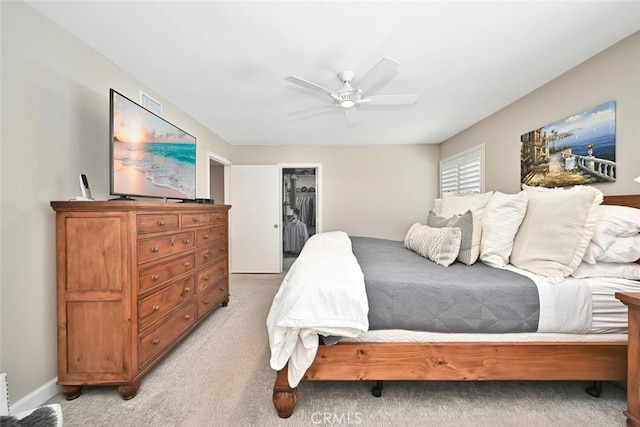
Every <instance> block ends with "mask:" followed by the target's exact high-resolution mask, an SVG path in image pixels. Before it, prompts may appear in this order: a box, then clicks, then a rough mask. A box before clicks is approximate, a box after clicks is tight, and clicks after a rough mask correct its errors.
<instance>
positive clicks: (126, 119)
mask: <svg viewBox="0 0 640 427" xmlns="http://www.w3.org/2000/svg"><path fill="white" fill-rule="evenodd" d="M109 98H110V102H109V105H110V108H109V109H110V138H111V143H110V159H111V161H110V174H111V183H110V191H111V194H112V195H114V196H120V199H131V198H132V197H153V198H162V199H177V200H193V199H195V184H196V138H194V137H193V136H191V135H189V134H188V133H187V132H185V131H183V130H182V129H180V128H178V127H176V126H174V125H172V124H171V123H169V122H167V121H166V120H164V119H163V118H162V117H159V116H157V115H155V114H154V113H152V112H151V111H149V110H147V109H145V108H144V107H142V106H140V105H139V104H137V103H135V102H133V101H132V100H130V99H129V98H127V97H126V96H124V95H122V94H120V93H118V92H117V91H115V90H114V89H111V90H110V97H109ZM116 200H117V199H116Z"/></svg>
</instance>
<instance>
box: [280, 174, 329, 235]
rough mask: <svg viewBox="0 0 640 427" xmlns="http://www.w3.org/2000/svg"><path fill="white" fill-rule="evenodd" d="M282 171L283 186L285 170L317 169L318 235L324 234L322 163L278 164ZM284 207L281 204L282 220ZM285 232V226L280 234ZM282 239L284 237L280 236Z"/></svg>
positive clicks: (316, 209)
mask: <svg viewBox="0 0 640 427" xmlns="http://www.w3.org/2000/svg"><path fill="white" fill-rule="evenodd" d="M278 167H279V169H280V185H281V186H282V182H283V181H282V180H283V178H284V176H283V175H284V174H283V173H282V171H283V170H284V169H315V170H316V206H315V214H316V234H317V233H322V163H278ZM283 215H284V211H283V205H282V203H280V218H284V216H283ZM283 232H284V224H282V226H281V227H280V233H283ZM280 237H281V239H282V238H283V236H280Z"/></svg>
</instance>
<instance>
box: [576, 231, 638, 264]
mask: <svg viewBox="0 0 640 427" xmlns="http://www.w3.org/2000/svg"><path fill="white" fill-rule="evenodd" d="M638 259H640V234H636V235H635V236H631V237H616V238H615V239H614V240H613V243H611V244H610V245H608V246H607V247H605V248H603V247H601V246H600V245H598V244H596V243H595V242H593V241H591V242H589V245H587V250H586V251H585V253H584V256H583V260H584V261H585V262H587V263H589V264H595V263H596V262H600V261H602V262H619V263H627V262H636V261H637V260H638Z"/></svg>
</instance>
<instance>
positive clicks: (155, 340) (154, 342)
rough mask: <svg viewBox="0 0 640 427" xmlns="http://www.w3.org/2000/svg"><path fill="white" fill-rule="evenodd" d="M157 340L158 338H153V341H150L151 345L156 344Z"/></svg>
mask: <svg viewBox="0 0 640 427" xmlns="http://www.w3.org/2000/svg"><path fill="white" fill-rule="evenodd" d="M159 342H160V340H159V339H158V338H154V339H153V341H151V343H152V344H153V345H157V344H158V343H159Z"/></svg>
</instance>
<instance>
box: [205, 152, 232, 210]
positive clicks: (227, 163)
mask: <svg viewBox="0 0 640 427" xmlns="http://www.w3.org/2000/svg"><path fill="white" fill-rule="evenodd" d="M207 159H208V160H209V161H208V162H207V195H208V197H211V162H212V161H214V162H216V163H220V164H221V165H222V166H224V172H223V173H224V204H225V205H228V204H229V166H231V165H232V163H231V161H230V160H227V159H225V158H224V157H222V156H219V155H217V154H216V153H214V152H212V151H209V150H207Z"/></svg>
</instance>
